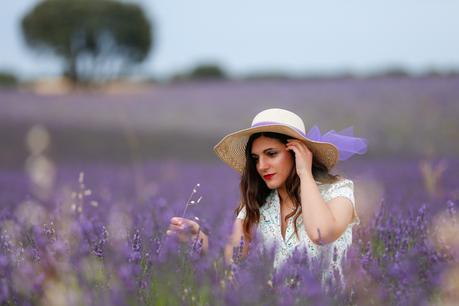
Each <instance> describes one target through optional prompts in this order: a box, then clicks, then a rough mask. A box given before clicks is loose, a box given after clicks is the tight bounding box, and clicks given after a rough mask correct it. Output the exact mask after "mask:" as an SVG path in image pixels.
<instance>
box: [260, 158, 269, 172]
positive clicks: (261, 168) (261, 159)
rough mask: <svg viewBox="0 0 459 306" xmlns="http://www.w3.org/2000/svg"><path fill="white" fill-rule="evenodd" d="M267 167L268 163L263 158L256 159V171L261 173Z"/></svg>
mask: <svg viewBox="0 0 459 306" xmlns="http://www.w3.org/2000/svg"><path fill="white" fill-rule="evenodd" d="M268 166H269V165H268V163H267V161H266V159H265V158H263V157H259V158H258V169H260V170H261V171H263V170H266V169H267V168H268Z"/></svg>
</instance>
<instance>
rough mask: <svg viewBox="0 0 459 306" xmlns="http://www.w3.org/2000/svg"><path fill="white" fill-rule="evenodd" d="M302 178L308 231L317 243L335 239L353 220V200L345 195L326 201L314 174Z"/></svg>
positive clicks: (303, 208) (304, 216)
mask: <svg viewBox="0 0 459 306" xmlns="http://www.w3.org/2000/svg"><path fill="white" fill-rule="evenodd" d="M300 180H301V183H300V184H301V185H300V188H301V207H302V215H303V220H304V224H305V229H306V233H307V234H308V236H309V238H310V239H311V240H312V241H313V242H314V243H316V244H326V243H330V242H333V241H335V240H336V239H338V238H339V237H340V236H341V235H342V234H343V232H344V231H345V230H346V228H347V226H348V224H349V223H351V221H352V215H353V206H352V203H351V201H350V200H349V199H347V198H345V197H337V198H334V199H333V200H331V201H330V202H328V203H326V202H325V201H324V200H323V198H322V195H321V194H320V191H319V188H318V187H317V184H316V182H315V180H314V178H313V177H312V175H311V176H308V175H304V176H303V177H301V178H300ZM319 232H320V233H319ZM319 235H320V237H319Z"/></svg>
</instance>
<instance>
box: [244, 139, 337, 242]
mask: <svg viewBox="0 0 459 306" xmlns="http://www.w3.org/2000/svg"><path fill="white" fill-rule="evenodd" d="M261 136H265V137H268V138H273V139H277V140H279V141H280V142H281V143H283V144H286V143H287V140H288V139H291V138H292V137H291V136H287V135H284V134H279V133H274V132H261V133H255V134H252V135H251V136H250V138H249V140H248V142H247V146H246V149H245V159H246V162H245V167H244V172H243V173H242V177H241V183H240V191H241V200H240V204H239V207H238V208H236V211H235V213H236V215H237V214H238V213H239V212H240V211H241V210H242V209H243V208H245V210H246V217H245V219H244V223H243V224H244V225H243V229H244V236H245V237H246V238H247V239H248V241H250V240H251V239H252V236H251V228H252V226H253V225H254V224H255V223H258V222H259V221H260V208H261V207H262V206H263V205H264V204H265V201H266V198H267V197H268V195H269V194H270V193H271V189H269V188H268V186H266V183H265V182H264V181H263V179H262V178H261V176H260V175H259V174H258V171H257V168H256V161H255V160H254V158H253V157H252V144H253V142H254V141H255V139H257V138H259V137H261ZM289 152H290V154H292V157H293V160H295V159H294V157H295V155H294V153H293V152H292V151H289ZM312 176H313V177H314V179H315V180H316V181H318V182H320V183H323V184H330V183H334V182H336V181H338V180H339V179H340V176H339V175H333V174H330V173H329V169H327V167H325V166H324V165H323V164H322V163H320V162H318V161H317V160H316V159H315V158H314V156H313V158H312ZM285 187H286V189H287V194H288V197H289V198H291V199H292V202H293V205H294V206H295V210H294V211H293V212H291V213H289V214H288V215H287V216H285V221H286V222H287V220H288V218H290V217H292V216H295V214H296V216H295V218H294V220H293V224H294V228H295V234H296V235H297V237H298V230H297V226H296V221H297V219H298V217H299V216H300V215H301V211H302V208H301V198H300V178H299V176H298V175H297V173H296V167H295V166H294V167H293V169H292V171H291V172H290V174H289V176H288V177H287V180H286V181H285ZM297 212H298V213H297Z"/></svg>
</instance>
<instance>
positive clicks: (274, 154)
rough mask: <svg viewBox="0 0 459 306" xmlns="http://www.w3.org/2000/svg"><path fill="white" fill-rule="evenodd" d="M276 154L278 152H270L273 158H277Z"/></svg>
mask: <svg viewBox="0 0 459 306" xmlns="http://www.w3.org/2000/svg"><path fill="white" fill-rule="evenodd" d="M276 154H277V152H268V156H271V157H273V156H276Z"/></svg>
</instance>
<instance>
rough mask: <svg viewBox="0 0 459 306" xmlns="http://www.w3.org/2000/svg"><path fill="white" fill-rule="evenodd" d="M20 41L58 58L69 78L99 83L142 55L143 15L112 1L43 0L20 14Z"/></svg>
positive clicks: (146, 29)
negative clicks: (21, 38)
mask: <svg viewBox="0 0 459 306" xmlns="http://www.w3.org/2000/svg"><path fill="white" fill-rule="evenodd" d="M21 26H22V31H23V35H24V39H25V42H26V44H27V45H28V46H29V47H30V48H32V49H34V50H35V51H38V52H41V53H47V54H53V55H55V56H57V57H59V58H61V59H62V62H63V66H64V67H63V73H64V75H65V76H66V77H68V78H69V79H70V80H71V81H72V82H74V83H77V84H78V83H79V84H85V83H91V82H104V81H108V80H111V79H114V78H116V77H119V76H121V75H123V74H126V73H127V72H128V70H129V68H130V67H132V66H133V65H134V64H138V63H141V62H142V61H143V60H145V58H146V57H147V55H148V53H149V51H150V48H151V45H152V41H153V37H152V29H151V25H150V22H149V20H148V19H147V17H146V16H145V14H144V13H143V11H142V9H141V8H140V7H139V6H138V5H136V4H132V3H122V2H118V1H114V0H44V1H40V2H39V3H38V4H37V5H36V6H35V7H34V8H33V9H32V10H31V11H30V12H29V13H28V14H26V15H25V16H24V17H23V19H22V24H21Z"/></svg>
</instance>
